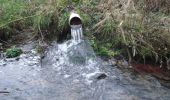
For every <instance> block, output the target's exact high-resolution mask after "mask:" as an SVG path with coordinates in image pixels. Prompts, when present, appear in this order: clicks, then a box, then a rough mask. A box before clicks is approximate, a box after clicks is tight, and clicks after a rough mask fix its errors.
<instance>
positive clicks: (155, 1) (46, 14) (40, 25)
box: [0, 0, 170, 65]
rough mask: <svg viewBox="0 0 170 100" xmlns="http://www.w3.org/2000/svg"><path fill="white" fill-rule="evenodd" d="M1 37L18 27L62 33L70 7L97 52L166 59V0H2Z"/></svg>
mask: <svg viewBox="0 0 170 100" xmlns="http://www.w3.org/2000/svg"><path fill="white" fill-rule="evenodd" d="M0 4H1V5H0V39H3V38H5V37H9V36H11V34H13V33H18V31H21V32H22V31H25V30H26V31H31V32H33V34H35V35H38V36H40V38H42V39H44V37H45V36H46V35H48V34H52V36H54V35H55V36H57V34H59V33H62V31H63V29H64V27H65V25H66V22H67V20H68V16H69V11H70V9H72V8H74V10H75V11H77V13H79V14H80V15H81V17H82V19H83V23H84V31H85V35H86V36H87V37H88V38H89V39H90V40H91V44H92V46H93V47H94V50H95V51H96V52H97V54H99V55H102V56H103V55H104V56H108V57H112V56H115V55H118V54H124V55H125V56H126V57H127V58H128V59H129V61H131V59H135V58H136V57H137V58H138V59H143V60H141V61H140V62H143V61H145V59H148V58H149V59H151V60H155V62H158V63H159V62H160V63H159V64H166V63H167V65H169V64H168V63H169V62H168V61H169V59H170V9H169V8H170V5H169V4H170V0H72V1H71V2H69V1H67V0H32V1H23V0H0Z"/></svg>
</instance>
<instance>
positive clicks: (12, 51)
mask: <svg viewBox="0 0 170 100" xmlns="http://www.w3.org/2000/svg"><path fill="white" fill-rule="evenodd" d="M21 53H22V50H21V49H19V48H15V47H12V48H9V49H7V50H6V57H7V58H14V57H17V56H19V55H20V54H21Z"/></svg>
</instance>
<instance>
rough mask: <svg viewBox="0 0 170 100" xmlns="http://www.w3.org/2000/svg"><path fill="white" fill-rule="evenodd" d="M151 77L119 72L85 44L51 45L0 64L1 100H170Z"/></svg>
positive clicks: (165, 90)
mask: <svg viewBox="0 0 170 100" xmlns="http://www.w3.org/2000/svg"><path fill="white" fill-rule="evenodd" d="M169 94H170V89H167V88H165V87H163V86H161V85H160V83H159V82H158V81H157V80H156V79H155V78H154V77H152V76H149V75H140V74H137V73H134V72H130V71H127V72H122V71H121V70H120V69H118V68H117V67H116V66H112V64H111V63H110V62H104V61H102V60H101V59H100V58H98V57H96V56H95V54H94V52H93V50H92V48H91V47H90V45H89V43H88V42H87V41H81V42H80V43H75V42H73V41H72V40H70V41H67V42H65V43H63V44H57V43H56V42H54V43H52V45H51V46H50V47H49V49H48V50H47V52H46V55H45V57H44V58H43V59H41V58H40V55H38V54H36V52H35V51H34V50H31V51H30V52H27V53H25V54H22V55H21V56H20V57H19V58H14V59H1V60H0V100H169V98H170V95H169Z"/></svg>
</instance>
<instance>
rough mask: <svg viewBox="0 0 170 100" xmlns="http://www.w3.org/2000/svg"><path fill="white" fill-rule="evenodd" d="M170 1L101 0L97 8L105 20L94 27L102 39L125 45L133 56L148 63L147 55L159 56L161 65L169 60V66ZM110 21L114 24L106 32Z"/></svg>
mask: <svg viewBox="0 0 170 100" xmlns="http://www.w3.org/2000/svg"><path fill="white" fill-rule="evenodd" d="M169 4H170V1H169V0H143V1H141V0H101V2H100V4H99V5H98V6H97V9H98V11H100V12H101V13H102V17H101V19H102V20H100V21H99V22H98V23H97V24H96V25H95V26H94V30H95V31H96V33H98V34H99V33H100V35H98V36H102V38H103V36H105V35H106V36H105V37H106V38H105V39H108V38H109V39H110V41H112V42H114V41H115V40H116V41H119V42H121V43H122V44H124V45H125V47H126V48H127V51H128V54H129V59H131V58H132V57H135V56H140V57H142V58H143V60H144V62H145V58H148V57H149V58H151V59H154V58H155V61H156V62H158V61H159V62H160V65H161V64H163V63H166V61H167V65H169V59H170V54H169V52H170V15H169V14H170V13H169V11H170V5H169ZM108 22H112V23H113V24H114V25H113V26H114V27H113V26H112V27H110V29H109V30H106V31H103V30H104V29H105V27H104V26H105V25H107V24H108ZM115 28H116V30H113V29H115ZM108 32H109V34H108ZM110 37H112V38H110ZM105 39H104V40H105ZM129 51H130V52H129ZM153 57H154V58H153ZM167 67H168V68H170V66H167Z"/></svg>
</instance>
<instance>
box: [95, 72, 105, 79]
mask: <svg viewBox="0 0 170 100" xmlns="http://www.w3.org/2000/svg"><path fill="white" fill-rule="evenodd" d="M106 77H107V75H106V74H105V73H102V74H100V75H99V76H98V77H97V79H98V80H101V79H105V78H106Z"/></svg>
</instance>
